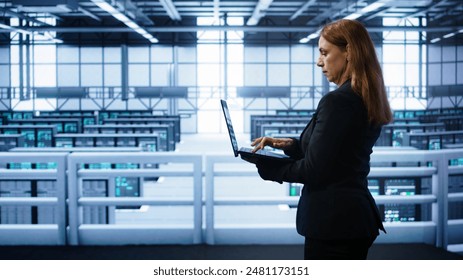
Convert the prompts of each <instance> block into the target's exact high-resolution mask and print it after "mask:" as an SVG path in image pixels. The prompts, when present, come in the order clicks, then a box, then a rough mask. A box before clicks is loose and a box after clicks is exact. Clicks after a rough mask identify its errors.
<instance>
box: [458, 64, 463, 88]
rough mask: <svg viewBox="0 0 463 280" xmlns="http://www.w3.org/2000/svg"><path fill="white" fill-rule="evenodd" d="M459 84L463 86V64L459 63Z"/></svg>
mask: <svg viewBox="0 0 463 280" xmlns="http://www.w3.org/2000/svg"><path fill="white" fill-rule="evenodd" d="M457 84H459V85H461V84H463V62H458V63H457Z"/></svg>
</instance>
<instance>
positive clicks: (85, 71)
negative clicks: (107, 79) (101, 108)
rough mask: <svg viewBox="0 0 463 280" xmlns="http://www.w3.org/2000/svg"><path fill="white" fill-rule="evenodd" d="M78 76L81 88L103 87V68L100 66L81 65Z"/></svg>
mask: <svg viewBox="0 0 463 280" xmlns="http://www.w3.org/2000/svg"><path fill="white" fill-rule="evenodd" d="M80 76H81V85H82V86H83V87H101V86H102V85H103V67H102V66H101V65H100V64H82V66H81V73H80Z"/></svg>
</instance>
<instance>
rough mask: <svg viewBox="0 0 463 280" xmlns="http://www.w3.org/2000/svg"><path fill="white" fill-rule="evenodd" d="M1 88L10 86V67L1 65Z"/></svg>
mask: <svg viewBox="0 0 463 280" xmlns="http://www.w3.org/2000/svg"><path fill="white" fill-rule="evenodd" d="M0 73H2V74H1V75H0V87H9V86H10V67H9V66H8V65H0Z"/></svg>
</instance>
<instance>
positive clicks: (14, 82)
mask: <svg viewBox="0 0 463 280" xmlns="http://www.w3.org/2000/svg"><path fill="white" fill-rule="evenodd" d="M11 86H12V87H19V66H18V65H11Z"/></svg>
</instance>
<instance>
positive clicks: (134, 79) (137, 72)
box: [129, 64, 150, 87]
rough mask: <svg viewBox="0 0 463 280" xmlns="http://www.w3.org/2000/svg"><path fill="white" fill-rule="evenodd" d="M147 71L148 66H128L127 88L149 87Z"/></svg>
mask: <svg viewBox="0 0 463 280" xmlns="http://www.w3.org/2000/svg"><path fill="white" fill-rule="evenodd" d="M149 70H150V69H149V65H148V64H131V65H129V86H132V87H135V86H149V85H150V81H149V78H150V77H149Z"/></svg>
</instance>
